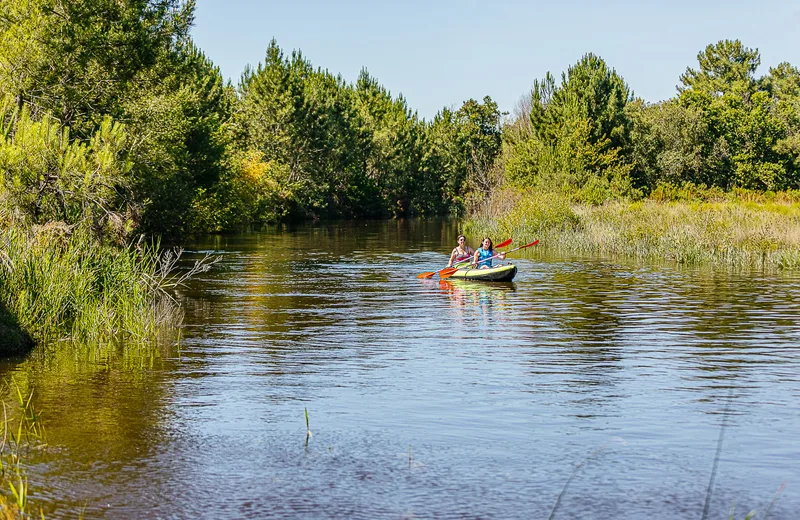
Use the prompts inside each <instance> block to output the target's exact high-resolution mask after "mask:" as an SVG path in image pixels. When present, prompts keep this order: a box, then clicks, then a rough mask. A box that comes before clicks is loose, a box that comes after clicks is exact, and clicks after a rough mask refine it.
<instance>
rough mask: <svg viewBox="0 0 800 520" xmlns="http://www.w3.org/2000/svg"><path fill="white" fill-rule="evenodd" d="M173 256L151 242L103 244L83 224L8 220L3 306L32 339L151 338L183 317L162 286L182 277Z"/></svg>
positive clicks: (0, 245)
mask: <svg viewBox="0 0 800 520" xmlns="http://www.w3.org/2000/svg"><path fill="white" fill-rule="evenodd" d="M176 260H177V254H176V253H174V252H172V251H160V250H159V249H158V248H157V247H155V246H147V245H144V246H138V247H137V246H129V247H127V248H118V247H110V246H104V245H101V244H99V243H98V242H97V241H96V240H95V239H94V238H93V237H92V236H91V235H90V234H89V233H82V232H80V230H78V231H76V232H74V233H70V234H64V233H61V232H59V230H57V229H39V230H37V231H28V230H23V229H20V228H15V227H11V228H9V229H7V230H4V231H0V305H2V307H4V308H5V310H6V311H7V313H8V314H10V315H11V316H12V317H13V318H14V319H15V320H16V322H17V324H18V325H19V327H20V328H21V329H22V330H24V331H26V332H27V333H28V334H29V335H30V337H31V338H32V339H33V340H34V341H36V342H53V341H58V340H62V339H69V340H72V341H73V342H74V343H90V342H108V341H116V342H119V341H124V342H125V343H126V344H131V345H136V344H142V343H146V342H152V341H154V340H155V339H157V338H159V337H160V336H162V335H164V334H168V333H171V332H174V330H175V327H176V326H177V325H179V324H180V321H181V317H182V315H181V312H180V309H179V308H178V306H177V305H176V304H175V302H174V301H172V299H171V297H170V296H169V293H168V292H167V289H168V288H169V287H171V286H174V285H177V284H180V283H181V282H182V281H183V279H184V278H185V276H186V273H184V275H183V276H178V275H176V274H174V266H175V261H176ZM195 267H196V269H195V270H193V271H194V272H196V271H197V270H202V269H204V268H207V267H208V266H207V265H201V266H200V268H199V269H198V268H197V265H196V266H195Z"/></svg>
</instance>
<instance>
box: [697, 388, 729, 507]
mask: <svg viewBox="0 0 800 520" xmlns="http://www.w3.org/2000/svg"><path fill="white" fill-rule="evenodd" d="M732 397H733V389H731V390H730V391H729V392H728V400H727V401H726V402H725V410H724V411H723V412H722V426H721V427H720V429H719V439H718V440H717V453H716V454H715V455H714V464H713V465H712V467H711V479H710V480H709V481H708V491H706V503H705V505H704V506H703V516H702V517H701V518H702V520H706V519H707V518H708V509H709V507H710V506H711V492H712V491H713V489H714V479H716V477H717V466H719V457H720V455H721V454H722V439H723V438H724V437H725V428H726V427H727V425H728V409H729V408H730V405H731V398H732Z"/></svg>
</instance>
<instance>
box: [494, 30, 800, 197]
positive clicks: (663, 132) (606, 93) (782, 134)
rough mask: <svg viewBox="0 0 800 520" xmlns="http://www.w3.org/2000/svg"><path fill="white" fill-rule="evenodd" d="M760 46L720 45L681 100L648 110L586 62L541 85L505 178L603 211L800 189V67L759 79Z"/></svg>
mask: <svg viewBox="0 0 800 520" xmlns="http://www.w3.org/2000/svg"><path fill="white" fill-rule="evenodd" d="M760 63H761V58H760V55H759V53H758V51H757V50H754V49H750V48H747V47H744V46H743V45H742V43H741V42H739V41H738V40H737V41H730V40H725V41H720V42H718V43H717V44H714V45H709V46H708V47H707V48H706V49H705V50H704V51H703V52H700V53H699V54H698V65H699V67H698V68H697V69H693V68H687V70H686V73H684V74H683V75H682V76H681V77H680V81H681V85H680V86H679V88H678V92H677V95H676V96H675V97H674V98H672V99H669V100H666V101H662V102H658V103H653V104H647V103H645V102H643V101H642V100H640V99H634V98H632V96H631V95H630V91H629V89H628V87H627V85H626V84H625V83H624V81H623V80H622V78H620V77H619V76H618V75H617V74H616V73H615V72H614V71H612V70H609V69H608V67H607V65H606V64H605V62H603V60H601V59H600V58H598V57H596V56H594V55H591V54H589V55H586V56H584V57H583V58H582V59H581V60H580V61H579V62H578V63H577V64H576V65H574V66H573V67H570V68H569V69H568V71H567V72H566V73H564V74H563V75H562V81H561V84H560V85H557V84H556V82H555V80H554V79H553V77H552V76H551V75H550V74H548V75H547V76H546V77H545V78H544V80H542V81H536V82H534V86H533V90H532V95H531V103H530V110H528V111H526V112H525V113H523V114H521V116H520V117H518V118H517V120H515V121H513V122H511V123H510V124H509V125H508V126H507V127H506V129H505V132H504V143H505V146H504V154H503V158H502V159H503V161H504V163H505V167H506V173H507V177H506V178H507V181H508V182H509V183H511V184H512V185H515V186H517V187H532V186H536V187H538V188H544V189H550V190H553V189H555V190H559V191H563V192H565V193H568V194H570V196H572V197H573V198H574V199H576V200H578V201H582V202H586V203H590V204H599V203H602V202H605V201H607V200H610V199H618V198H629V199H637V198H640V197H641V196H642V195H645V194H649V193H651V192H652V191H653V190H656V189H657V188H658V187H659V186H661V185H665V184H671V185H675V186H681V185H684V184H686V183H691V184H693V185H696V186H705V187H717V188H720V189H722V190H724V191H730V190H733V189H737V188H744V189H751V190H757V191H775V190H792V189H797V188H799V187H800V176H799V174H800V171H798V167H799V166H800V160H799V159H800V157H799V156H798V153H800V146H798V145H800V140H798V137H797V136H798V131H799V130H800V72H799V71H798V69H797V68H795V67H793V66H791V65H790V64H788V63H782V64H780V65H778V66H777V67H775V68H770V70H769V73H768V74H767V75H765V76H763V77H761V78H757V77H756V76H755V72H756V69H757V68H758V66H759V65H760Z"/></svg>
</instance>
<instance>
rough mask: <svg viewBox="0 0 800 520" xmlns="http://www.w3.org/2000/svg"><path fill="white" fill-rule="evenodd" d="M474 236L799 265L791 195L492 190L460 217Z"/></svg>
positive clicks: (681, 258) (576, 250)
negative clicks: (586, 200) (607, 196)
mask: <svg viewBox="0 0 800 520" xmlns="http://www.w3.org/2000/svg"><path fill="white" fill-rule="evenodd" d="M465 231H466V232H467V233H468V234H470V235H473V236H476V237H477V236H484V235H489V236H496V237H500V236H502V237H506V236H513V237H514V239H515V241H519V242H520V243H523V242H526V241H530V240H533V239H534V238H538V239H540V243H539V248H540V249H550V250H553V251H558V252H562V253H573V254H592V255H615V256H624V257H632V258H638V259H649V260H668V261H675V262H678V263H682V264H691V265H699V264H717V265H727V266H731V267H758V268H778V269H796V268H799V267H800V203H798V202H797V201H796V200H794V199H793V198H790V197H783V198H781V197H772V198H765V197H762V198H761V199H759V198H756V197H753V196H748V197H743V196H739V197H737V196H735V195H731V196H729V197H728V198H726V199H725V200H668V201H660V200H655V199H649V200H644V201H637V202H622V201H616V202H609V203H606V204H604V205H602V206H588V205H580V204H576V203H574V202H573V201H571V200H570V199H569V198H568V197H566V196H565V195H563V194H552V193H527V194H521V193H514V192H507V193H506V194H505V195H502V196H496V197H495V198H494V200H492V201H490V202H489V203H487V204H485V205H484V206H483V207H482V208H480V209H479V210H478V211H476V212H474V213H473V214H472V216H471V219H470V220H469V221H468V222H467V223H466V224H465Z"/></svg>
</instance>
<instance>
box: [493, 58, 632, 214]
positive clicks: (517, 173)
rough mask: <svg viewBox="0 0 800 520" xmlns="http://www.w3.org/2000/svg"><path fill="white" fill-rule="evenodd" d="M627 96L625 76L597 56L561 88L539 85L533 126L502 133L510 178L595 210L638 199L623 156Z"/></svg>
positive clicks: (548, 80) (549, 82)
mask: <svg viewBox="0 0 800 520" xmlns="http://www.w3.org/2000/svg"><path fill="white" fill-rule="evenodd" d="M628 98H629V91H628V87H627V86H626V85H625V82H624V81H623V80H622V78H620V77H619V76H618V75H617V74H616V72H614V71H613V70H610V69H609V68H608V67H607V66H606V64H605V62H604V61H603V60H602V59H600V58H598V57H596V56H594V55H592V54H587V55H586V56H584V57H583V58H582V59H581V60H580V61H579V62H578V63H577V64H576V65H575V66H573V67H570V68H569V69H568V71H567V72H566V73H564V74H563V75H562V80H561V84H560V85H556V83H555V79H554V78H553V76H552V75H551V74H549V73H548V74H547V75H546V76H545V78H544V79H543V80H542V81H536V82H534V85H533V90H532V102H531V112H530V116H529V117H530V125H523V124H517V125H514V126H512V127H510V128H509V130H508V131H507V132H506V135H505V142H504V163H505V169H506V174H507V177H508V179H509V180H510V181H511V182H512V183H514V184H515V185H517V186H527V187H536V188H537V189H544V190H547V191H562V192H564V193H568V194H570V195H571V196H573V197H574V198H575V199H576V200H580V201H584V202H588V203H591V204H602V203H603V202H605V201H607V200H609V199H612V198H618V197H634V198H636V197H639V196H640V193H639V192H638V190H637V189H636V188H635V185H634V183H633V180H634V179H632V178H631V175H630V173H631V171H632V166H631V165H630V164H628V163H627V161H625V157H624V155H623V153H624V151H625V150H626V149H627V147H628V142H629V139H630V122H629V118H628V116H627V114H626V111H625V106H626V103H627V101H628Z"/></svg>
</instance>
